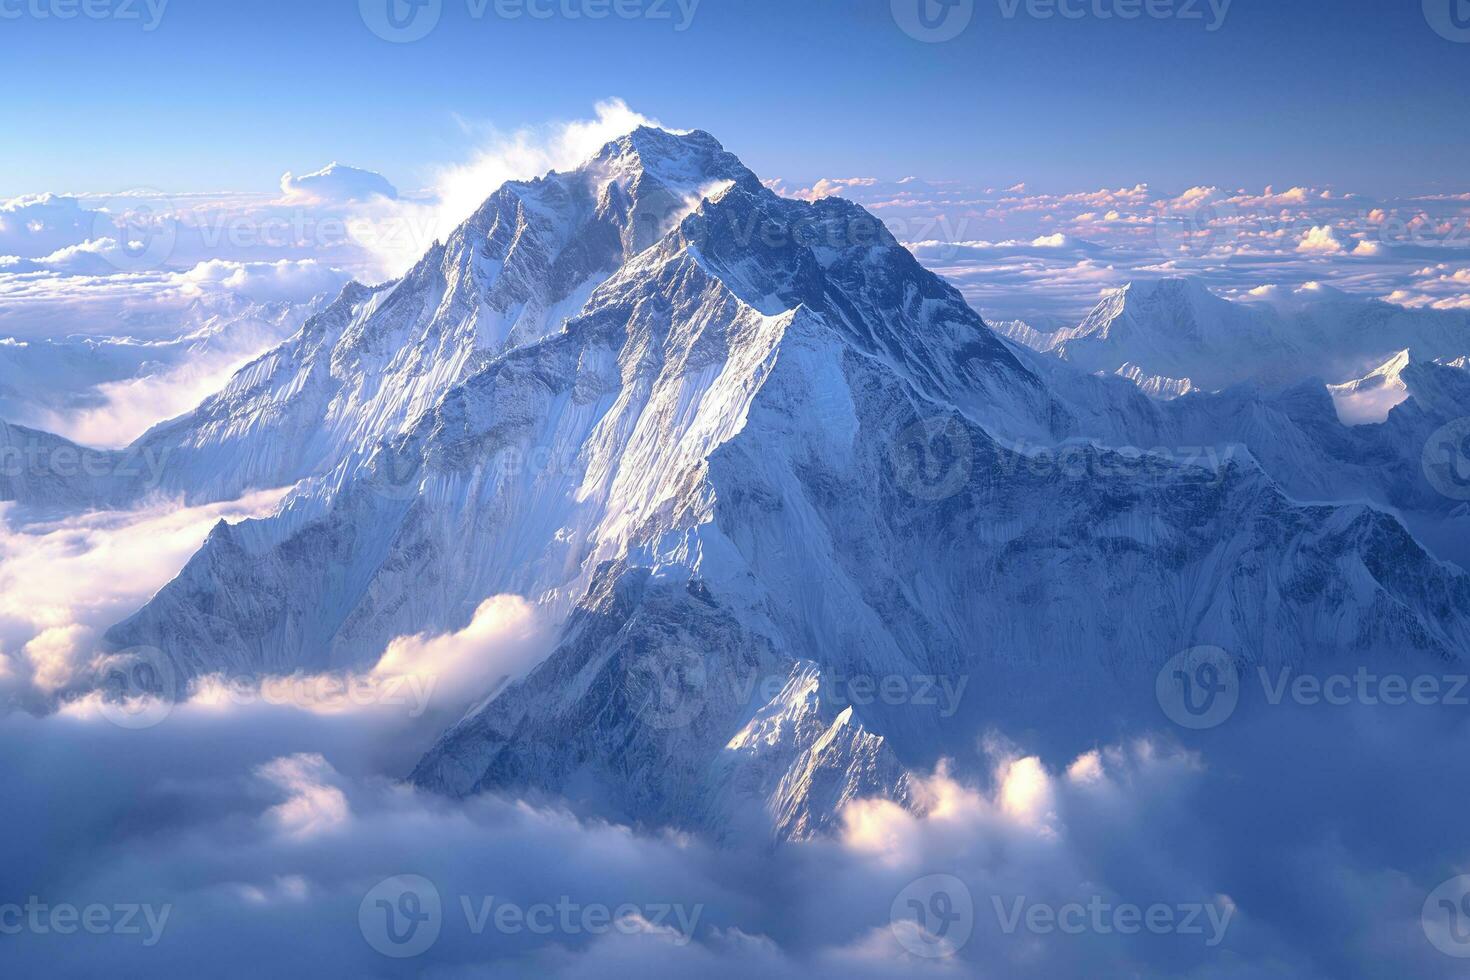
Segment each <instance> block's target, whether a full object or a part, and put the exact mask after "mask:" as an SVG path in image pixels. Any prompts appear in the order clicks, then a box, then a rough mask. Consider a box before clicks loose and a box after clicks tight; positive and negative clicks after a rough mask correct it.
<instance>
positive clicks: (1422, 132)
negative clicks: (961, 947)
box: [0, 0, 1470, 196]
mask: <svg viewBox="0 0 1470 980" xmlns="http://www.w3.org/2000/svg"><path fill="white" fill-rule="evenodd" d="M67 2H80V0H0V15H3V16H0V51H3V53H4V57H3V58H0V83H3V84H4V86H5V88H6V89H7V90H8V91H10V92H11V93H13V94H12V97H11V98H10V99H7V100H5V102H4V104H3V106H0V132H3V133H5V134H6V135H7V137H8V138H7V139H6V143H7V146H6V148H5V152H4V158H5V163H4V165H3V166H0V196H9V195H18V194H25V193H38V192H43V191H114V190H120V189H124V188H129V187H136V186H151V187H158V188H161V189H164V190H167V191H170V192H183V191H204V190H222V189H230V190H269V189H271V188H273V187H274V186H275V184H276V181H277V180H278V178H279V176H280V174H281V173H282V172H283V171H285V170H288V169H289V170H294V171H295V172H297V173H302V172H305V171H307V170H310V169H315V168H316V167H319V166H321V165H323V164H325V163H326V162H328V161H329V160H333V159H338V160H342V161H344V162H348V163H352V164H355V165H359V166H363V167H369V168H372V169H375V170H380V171H382V172H383V173H385V174H386V175H387V176H388V177H389V178H390V179H392V180H393V181H394V182H395V183H396V184H398V185H399V186H400V187H403V188H409V189H411V188H414V187H418V186H423V185H425V184H427V183H429V181H430V175H431V173H432V168H433V167H434V166H436V165H439V164H442V163H444V162H446V161H453V160H457V159H461V158H463V157H464V156H465V154H466V153H467V152H469V150H470V149H471V148H472V147H473V146H474V145H476V143H477V142H478V141H479V139H481V138H482V136H483V131H484V129H485V128H487V127H495V128H498V129H502V130H504V129H511V128H515V127H518V126H521V125H525V124H529V123H538V122H544V121H547V120H553V119H572V118H583V117H586V116H587V115H588V114H589V110H590V107H591V106H592V105H593V103H595V102H596V101H597V100H599V99H604V98H608V97H613V96H616V97H621V98H623V99H625V100H627V102H628V103H629V104H630V105H631V106H632V107H633V108H635V109H636V110H638V111H639V112H642V113H645V114H647V115H649V116H653V117H656V118H659V119H661V120H663V121H665V122H667V123H669V124H671V125H675V126H681V127H690V128H695V127H697V128H702V129H707V130H709V131H711V132H713V133H715V134H716V135H717V136H719V137H720V138H721V140H723V141H724V142H725V143H726V145H728V146H729V147H730V148H732V149H734V150H735V151H737V152H738V153H740V155H741V156H742V157H743V158H744V159H745V160H746V162H747V163H748V164H749V165H751V166H752V168H753V169H755V170H756V171H757V172H759V173H761V174H763V175H767V176H779V177H783V178H787V179H791V180H813V179H816V178H818V177H832V176H852V175H855V174H871V175H876V176H881V177H899V176H903V175H908V174H915V175H920V176H923V177H926V178H929V179H961V180H967V181H975V182H979V183H982V184H983V183H998V184H1005V183H1010V182H1014V181H1020V180H1025V181H1027V182H1028V185H1029V186H1031V187H1032V188H1033V189H1044V190H1066V189H1075V188H1095V187H1100V186H1131V185H1132V184H1134V183H1136V182H1139V181H1146V182H1149V183H1150V184H1153V185H1154V186H1156V187H1160V188H1165V189H1169V188H1178V189H1183V188H1185V187H1188V186H1192V185H1196V184H1217V185H1220V186H1228V187H1247V186H1249V187H1262V186H1264V185H1266V184H1275V185H1277V186H1292V185H1296V184H1311V185H1315V186H1336V187H1346V188H1350V189H1352V190H1355V191H1359V192H1364V193H1377V194H1401V193H1422V192H1433V191H1448V190H1463V189H1465V188H1464V183H1465V182H1466V181H1465V179H1464V160H1465V156H1466V151H1467V149H1470V131H1467V129H1466V127H1465V126H1464V125H1462V124H1461V123H1460V122H1457V121H1462V120H1463V118H1464V111H1465V110H1464V107H1465V105H1466V103H1467V97H1470V44H1465V43H1454V42H1452V41H1451V40H1448V39H1446V38H1445V37H1442V36H1441V35H1440V34H1439V33H1436V31H1435V30H1433V29H1432V28H1431V26H1430V24H1429V21H1428V18H1427V17H1426V15H1425V12H1424V10H1422V9H1421V3H1420V0H1392V2H1389V0H1352V2H1343V0H1290V2H1279V0H1234V2H1233V3H1231V4H1230V6H1229V8H1228V13H1227V14H1226V16H1225V19H1224V22H1223V24H1222V25H1221V26H1220V27H1219V29H1218V30H1215V31H1209V30H1207V25H1208V23H1209V22H1210V21H1211V20H1213V19H1214V18H1215V14H1213V13H1212V12H1211V10H1210V7H1209V3H1208V0H1199V2H1198V9H1199V11H1200V14H1201V15H1202V17H1201V19H1196V20H1186V19H1180V18H1179V17H1171V18H1166V19H1165V18H1150V17H1147V16H1144V17H1140V18H1139V19H1136V20H1127V21H1124V20H1121V19H1118V18H1116V17H1114V18H1111V19H1106V20H1105V19H1101V18H1099V17H1098V16H1096V14H1095V13H1093V12H1092V11H1093V9H1094V4H1101V5H1102V7H1103V9H1105V10H1111V9H1114V5H1115V4H1116V3H1118V2H1119V0H1071V2H1072V3H1074V4H1077V5H1078V8H1077V9H1080V10H1083V11H1084V16H1082V17H1080V18H1079V19H1075V20H1069V19H1064V18H1061V17H1060V16H1054V17H1051V18H1050V19H1039V18H1035V17H1032V16H1029V14H1028V12H1027V7H1026V5H1025V4H1024V3H1023V4H1022V5H1021V6H1020V7H1019V9H1017V10H1016V12H1015V15H1014V16H1007V15H1006V12H1005V11H1006V7H1007V6H1008V5H1009V2H1010V0H974V2H975V10H974V14H973V19H972V21H971V23H970V24H969V26H968V28H966V29H965V30H964V31H963V32H962V33H960V34H959V36H958V37H956V38H954V39H952V40H949V41H945V42H942V43H924V42H921V41H918V40H915V39H914V38H912V37H910V36H909V35H908V34H906V33H905V32H904V31H903V30H901V29H900V28H899V27H898V25H897V23H896V20H895V15H894V12H893V10H892V9H891V6H890V0H702V2H700V3H699V4H698V6H697V8H696V9H695V11H694V16H693V19H692V23H691V24H690V26H689V28H688V29H687V30H685V31H682V32H681V31H677V30H675V25H676V24H677V23H678V22H679V20H680V19H681V17H682V15H681V14H680V13H679V11H678V8H677V6H676V5H675V4H674V2H673V0H670V2H669V13H670V19H662V20H661V19H652V18H647V17H644V18H639V19H631V20H624V19H619V18H617V17H611V18H607V19H603V20H597V21H592V20H588V19H585V18H584V19H581V20H571V19H568V18H565V17H562V16H553V17H551V18H550V19H533V18H531V17H528V16H522V17H520V18H519V19H505V18H500V17H496V16H495V15H494V13H493V11H494V7H493V4H492V7H491V10H490V12H487V13H486V15H485V16H483V17H482V18H480V19H474V18H472V17H471V16H470V14H469V12H468V11H469V8H468V6H467V4H468V2H469V0H443V4H444V8H443V13H442V18H441V20H440V22H439V23H438V25H437V27H436V28H435V29H434V30H433V31H432V32H431V33H430V34H429V35H428V36H427V37H425V38H424V39H422V40H419V41H416V42H413V43H405V44H395V43H389V42H387V41H384V40H382V39H380V38H379V37H377V36H375V35H374V34H373V33H372V32H371V31H369V30H368V29H367V27H366V26H365V24H364V20H363V17H362V15H361V13H360V12H359V7H358V3H357V2H356V0H320V2H312V3H301V2H287V0H256V2H252V3H224V2H217V0H210V2H204V0H169V2H168V3H167V6H166V8H164V10H163V14H162V17H161V18H160V19H159V21H158V25H157V27H156V29H154V30H151V31H149V30H145V29H144V27H145V25H146V24H147V23H148V22H149V20H150V19H151V17H152V15H151V14H150V13H149V11H148V9H147V7H146V5H145V0H89V2H93V3H97V4H99V5H104V6H99V7H98V9H109V8H107V7H106V6H105V5H107V4H114V5H117V4H128V5H129V6H128V7H127V8H120V9H123V10H126V12H127V13H133V12H134V10H133V8H135V9H136V13H137V15H138V16H137V19H126V18H122V17H111V18H107V19H97V20H94V19H90V18H88V17H85V16H77V17H75V18H72V19H68V20H61V19H58V18H57V17H56V16H47V17H39V16H37V15H36V13H37V11H38V10H39V11H41V12H46V13H51V14H54V12H55V11H56V10H58V9H64V8H60V7H58V4H65V3H67ZM154 2H155V3H157V2H158V0H154ZM365 2H368V3H371V2H379V3H382V2H386V0H365ZM562 2H572V3H581V2H586V0H556V3H557V4H560V3H562ZM593 2H595V0H593ZM604 2H608V0H604ZM634 2H638V0H634ZM643 2H652V0H643ZM686 2H688V0H686ZM897 2H898V3H903V2H910V0H897ZM911 2H913V3H917V2H918V0H911ZM931 2H932V0H931ZM1122 2H1124V3H1126V2H1127V0H1122ZM1135 2H1138V0H1135ZM1158 2H1161V3H1162V2H1166V0H1158ZM1186 2H1189V3H1193V2H1194V0H1174V3H1175V5H1176V8H1177V6H1178V5H1181V4H1184V3H1186ZM1218 2H1219V0H1217V3H1218ZM1427 2H1429V3H1430V4H1434V3H1436V2H1442V3H1444V4H1445V5H1446V7H1448V4H1449V3H1450V0H1427ZM112 9H119V8H112ZM17 14H18V15H19V16H16V15H17Z"/></svg>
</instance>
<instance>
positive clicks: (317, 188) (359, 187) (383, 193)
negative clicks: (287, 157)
mask: <svg viewBox="0 0 1470 980" xmlns="http://www.w3.org/2000/svg"><path fill="white" fill-rule="evenodd" d="M281 193H282V194H283V195H284V196H285V198H286V199H287V200H288V201H292V202H310V203H315V204H346V203H349V202H352V201H369V200H372V199H373V198H375V197H383V198H387V199H388V200H390V201H392V200H397V199H398V189H397V188H396V187H394V186H393V185H392V184H390V183H389V182H388V179H387V178H386V177H384V176H383V175H382V174H379V173H374V172H373V171H371V170H359V169H357V168H356V167H349V166H346V165H344V164H340V163H336V162H333V163H330V164H328V165H327V166H326V167H323V168H322V169H321V170H318V171H316V172H315V173H310V174H303V175H301V176H300V177H297V176H295V175H294V174H292V173H290V172H289V171H288V172H287V173H286V174H285V175H284V176H282V177H281Z"/></svg>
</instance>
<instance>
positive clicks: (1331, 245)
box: [1296, 225, 1343, 255]
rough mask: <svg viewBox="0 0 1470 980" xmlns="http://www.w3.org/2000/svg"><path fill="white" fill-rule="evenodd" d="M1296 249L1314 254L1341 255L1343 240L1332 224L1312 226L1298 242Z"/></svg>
mask: <svg viewBox="0 0 1470 980" xmlns="http://www.w3.org/2000/svg"><path fill="white" fill-rule="evenodd" d="M1296 250H1297V251H1298V252H1305V253H1309V254H1312V255H1340V254H1342V251H1343V246H1342V242H1340V241H1339V240H1338V238H1337V232H1336V230H1335V229H1333V227H1332V226H1331V225H1322V226H1321V227H1316V226H1314V227H1312V228H1311V229H1309V230H1308V231H1307V232H1306V233H1305V234H1304V235H1302V237H1301V240H1300V241H1299V242H1298V243H1297V246H1296Z"/></svg>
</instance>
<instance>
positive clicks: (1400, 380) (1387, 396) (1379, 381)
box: [1327, 349, 1410, 425]
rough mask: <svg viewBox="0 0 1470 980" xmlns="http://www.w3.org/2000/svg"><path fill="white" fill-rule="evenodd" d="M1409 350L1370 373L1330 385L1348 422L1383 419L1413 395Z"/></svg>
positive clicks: (1368, 421)
mask: <svg viewBox="0 0 1470 980" xmlns="http://www.w3.org/2000/svg"><path fill="white" fill-rule="evenodd" d="M1409 364H1410V355H1409V351H1408V350H1407V349H1406V350H1402V351H1399V352H1398V353H1397V354H1395V355H1394V356H1393V357H1391V358H1389V359H1388V360H1387V361H1386V362H1384V363H1383V364H1382V365H1381V366H1380V367H1379V368H1378V369H1377V370H1375V371H1373V372H1372V373H1371V374H1369V375H1367V376H1366V377H1362V378H1358V379H1356V380H1354V381H1347V382H1344V383H1343V384H1339V385H1328V386H1327V390H1328V392H1330V393H1331V395H1332V401H1333V403H1334V404H1335V405H1336V406H1337V416H1338V418H1339V419H1341V420H1342V423H1343V424H1344V425H1364V424H1367V423H1370V422H1382V421H1383V420H1384V419H1386V418H1388V413H1389V412H1390V411H1392V410H1393V408H1394V406H1396V405H1398V404H1400V403H1402V402H1403V401H1404V400H1405V399H1407V398H1408V397H1409V386H1408V384H1407V383H1406V382H1405V381H1404V371H1405V370H1406V369H1407V368H1408V367H1409Z"/></svg>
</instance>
